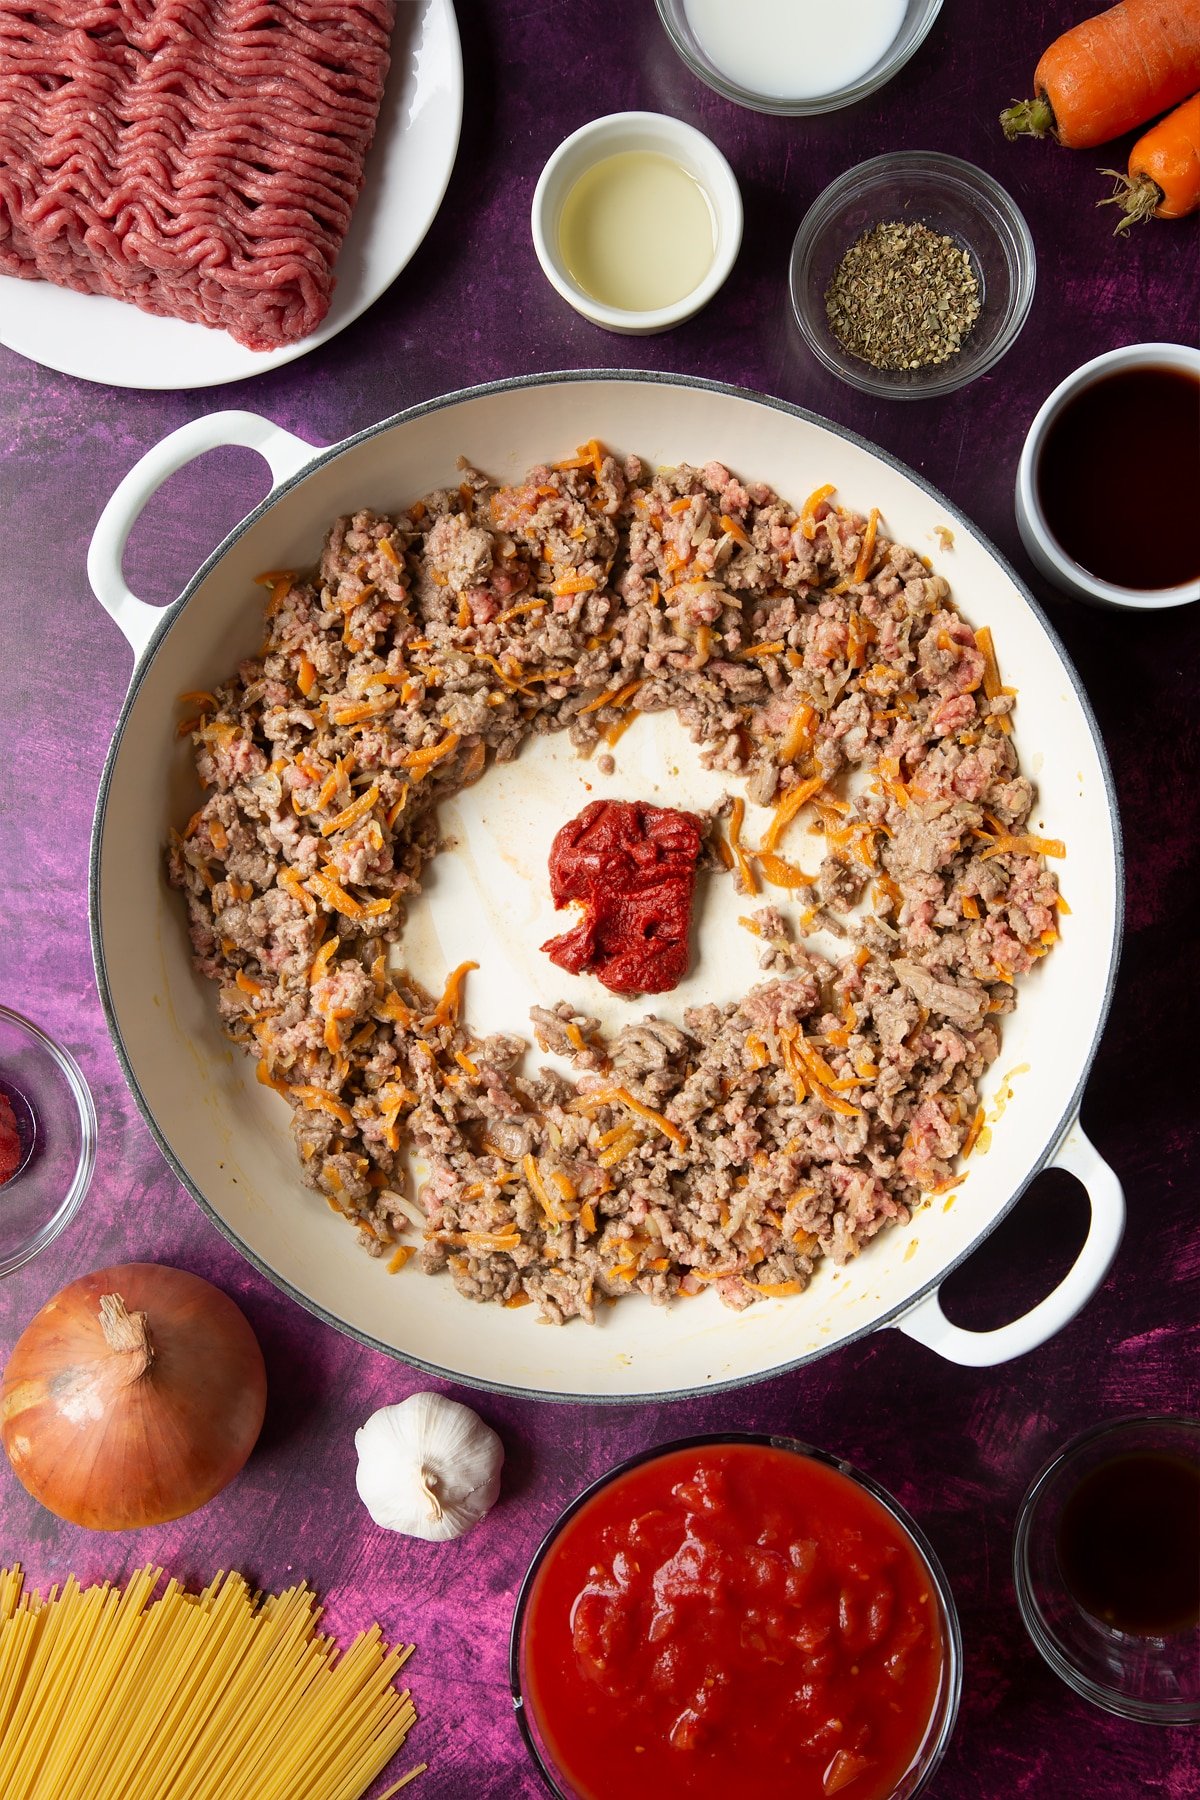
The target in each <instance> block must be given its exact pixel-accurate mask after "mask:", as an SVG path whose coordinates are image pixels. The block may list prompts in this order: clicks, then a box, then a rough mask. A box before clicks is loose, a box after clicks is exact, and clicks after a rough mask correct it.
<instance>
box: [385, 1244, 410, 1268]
mask: <svg viewBox="0 0 1200 1800" xmlns="http://www.w3.org/2000/svg"><path fill="white" fill-rule="evenodd" d="M413 1255H415V1251H414V1249H413V1246H412V1245H411V1244H400V1245H398V1246H397V1248H396V1249H395V1250H394V1251H393V1252H392V1255H391V1258H390V1260H389V1262H388V1274H389V1275H398V1274H399V1273H400V1271H401V1269H402V1268H403V1267H404V1265H405V1263H406V1262H407V1261H408V1259H409V1257H411V1256H413Z"/></svg>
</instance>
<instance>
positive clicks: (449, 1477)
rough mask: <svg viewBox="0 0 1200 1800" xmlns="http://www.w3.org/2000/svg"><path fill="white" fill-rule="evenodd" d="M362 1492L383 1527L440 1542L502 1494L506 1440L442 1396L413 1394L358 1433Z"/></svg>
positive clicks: (467, 1526)
mask: <svg viewBox="0 0 1200 1800" xmlns="http://www.w3.org/2000/svg"><path fill="white" fill-rule="evenodd" d="M354 1443H355V1447H356V1449H357V1450H358V1474H357V1476H356V1480H357V1483H358V1492H359V1496H360V1498H361V1500H362V1502H363V1505H364V1506H365V1507H366V1509H367V1511H368V1512H369V1513H370V1515H371V1517H372V1518H373V1519H374V1521H375V1523H376V1524H377V1525H382V1526H384V1528H385V1529H386V1530H388V1531H403V1532H405V1533H407V1535H408V1536H409V1537H417V1538H427V1539H428V1540H429V1541H430V1542H431V1543H441V1542H444V1541H445V1540H446V1539H448V1538H456V1537H461V1536H462V1534H463V1533H464V1531H470V1529H471V1527H472V1526H473V1525H478V1523H479V1521H480V1520H481V1519H482V1518H483V1517H484V1515H485V1514H486V1513H487V1512H489V1511H490V1510H491V1508H492V1506H494V1505H495V1501H496V1496H497V1494H498V1493H499V1492H500V1466H501V1464H502V1463H503V1461H504V1446H503V1444H502V1443H501V1442H500V1439H499V1438H498V1437H497V1436H496V1433H495V1432H494V1431H493V1430H492V1428H491V1426H490V1425H485V1424H484V1422H483V1420H482V1419H481V1418H479V1417H478V1416H477V1415H476V1414H475V1413H473V1412H472V1411H471V1409H470V1407H469V1406H461V1405H460V1404H459V1402H458V1401H457V1400H447V1399H446V1398H445V1396H444V1395H442V1394H410V1395H409V1397H408V1399H407V1400H402V1401H401V1402H400V1404H399V1405H398V1406H383V1407H381V1408H380V1409H379V1411H378V1412H376V1413H372V1414H371V1417H370V1418H369V1419H368V1420H367V1422H366V1424H365V1425H364V1426H363V1428H362V1430H361V1431H356V1432H355V1434H354Z"/></svg>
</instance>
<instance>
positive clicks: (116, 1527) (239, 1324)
mask: <svg viewBox="0 0 1200 1800" xmlns="http://www.w3.org/2000/svg"><path fill="white" fill-rule="evenodd" d="M113 1295H115V1296H119V1298H120V1300H121V1301H122V1302H123V1303H124V1308H125V1309H126V1310H127V1312H128V1314H130V1315H137V1314H139V1313H142V1314H144V1315H145V1324H146V1328H147V1332H148V1338H149V1354H148V1355H147V1351H146V1348H145V1347H144V1346H143V1347H142V1348H138V1347H137V1346H138V1345H139V1344H140V1343H142V1336H141V1327H140V1325H139V1324H138V1321H137V1319H136V1317H132V1318H131V1319H129V1320H127V1321H126V1322H125V1325H124V1326H122V1327H118V1331H120V1332H123V1334H124V1335H123V1337H121V1338H120V1340H119V1341H120V1342H124V1343H126V1344H127V1345H128V1347H127V1348H120V1347H118V1348H114V1346H113V1342H112V1341H111V1338H110V1337H109V1336H106V1334H105V1328H104V1326H103V1325H102V1322H101V1302H102V1300H104V1299H105V1297H106V1296H113ZM105 1310H106V1311H107V1312H108V1314H109V1318H110V1330H111V1323H112V1319H113V1317H114V1308H113V1307H112V1305H111V1303H109V1304H107V1305H106V1308H105ZM115 1311H116V1312H117V1313H119V1311H120V1309H119V1308H117V1309H115ZM266 1399H267V1376H266V1369H265V1368H264V1366H263V1359H262V1351H261V1350H260V1349H259V1347H258V1340H257V1338H256V1337H255V1335H254V1333H253V1331H252V1330H251V1329H250V1326H249V1324H248V1323H247V1321H246V1318H245V1316H244V1315H243V1313H242V1312H241V1310H240V1309H239V1308H238V1307H237V1306H236V1305H235V1304H234V1302H233V1301H232V1300H231V1299H230V1298H229V1296H228V1295H227V1294H223V1293H222V1292H221V1291H220V1289H219V1288H215V1287H213V1286H212V1285H211V1283H209V1282H207V1281H204V1280H203V1279H202V1278H201V1277H200V1276H199V1275H192V1274H189V1273H188V1271H187V1270H184V1269H172V1268H167V1267H166V1266H165V1265H163V1264H161V1263H122V1264H119V1265H117V1266H116V1267H114V1268H108V1269H99V1270H97V1272H96V1273H95V1274H94V1275H85V1276H84V1277H83V1278H82V1279H81V1280H79V1281H73V1282H71V1283H70V1285H69V1286H68V1287H65V1288H63V1289H62V1291H61V1292H60V1293H58V1294H55V1296H54V1298H53V1299H52V1300H49V1301H47V1303H46V1305H45V1306H43V1308H42V1310H41V1311H40V1312H39V1313H37V1314H36V1315H35V1317H34V1318H33V1319H32V1320H31V1321H30V1323H29V1324H28V1325H27V1326H26V1328H25V1330H24V1331H23V1332H22V1334H21V1336H20V1338H18V1340H17V1343H16V1346H15V1348H14V1349H13V1353H12V1355H11V1357H10V1358H9V1361H8V1366H7V1368H6V1369H5V1371H4V1378H3V1383H2V1384H0V1440H2V1441H3V1444H4V1448H5V1450H6V1452H7V1453H8V1459H9V1461H10V1462H11V1463H12V1466H13V1469H14V1470H15V1471H16V1474H17V1476H18V1478H19V1479H20V1481H21V1482H22V1483H23V1484H24V1486H25V1487H26V1488H27V1489H28V1490H29V1492H30V1493H31V1494H32V1495H33V1497H34V1499H35V1500H40V1501H41V1503H42V1505H43V1506H45V1507H47V1508H48V1509H49V1510H50V1511H51V1512H52V1513H56V1514H57V1515H58V1517H59V1518H61V1519H67V1520H69V1521H70V1523H71V1524H73V1525H83V1526H86V1527H87V1528H88V1529H89V1530H91V1531H128V1530H136V1529H137V1528H138V1527H141V1526H145V1525H161V1524H164V1523H166V1521H167V1520H169V1519H178V1518H182V1517H183V1515H184V1514H185V1513H190V1512H194V1511H195V1510H196V1508H197V1507H200V1506H203V1505H205V1503H206V1502H207V1501H209V1500H211V1499H212V1498H213V1496H214V1495H215V1494H218V1493H220V1491H221V1489H222V1488H223V1487H225V1486H226V1485H227V1483H228V1482H230V1481H232V1479H233V1477H234V1476H235V1475H236V1474H237V1473H238V1471H239V1470H240V1469H241V1468H242V1466H243V1464H244V1463H245V1461H246V1458H247V1457H248V1456H249V1454H250V1452H251V1450H252V1449H253V1448H254V1444H255V1441H256V1439H257V1438H258V1434H259V1432H260V1430H261V1429H262V1422H263V1415H264V1412H265V1410H266Z"/></svg>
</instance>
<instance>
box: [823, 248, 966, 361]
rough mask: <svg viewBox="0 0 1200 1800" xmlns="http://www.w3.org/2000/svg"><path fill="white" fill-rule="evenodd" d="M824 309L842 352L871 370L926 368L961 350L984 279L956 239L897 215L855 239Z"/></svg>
mask: <svg viewBox="0 0 1200 1800" xmlns="http://www.w3.org/2000/svg"><path fill="white" fill-rule="evenodd" d="M825 313H826V316H827V318H828V320H829V328H830V330H831V331H832V332H833V335H834V337H835V338H836V339H837V340H838V343H839V344H841V346H842V348H843V350H847V351H849V353H850V355H851V356H857V357H858V358H860V360H861V361H863V362H866V363H870V365H871V367H872V368H874V369H925V368H929V367H930V366H931V365H933V364H935V363H943V362H947V361H948V360H949V358H950V357H952V356H953V355H954V354H955V352H956V351H958V350H960V349H961V348H962V345H963V341H964V339H965V338H966V337H967V335H968V333H969V332H970V331H971V328H972V326H973V325H974V324H975V321H976V320H977V319H978V317H979V283H978V281H977V280H976V279H975V271H974V269H973V268H972V267H971V258H970V254H969V253H968V252H967V251H966V250H964V249H963V248H962V247H961V245H959V244H956V243H955V241H954V239H953V238H950V237H942V236H940V235H939V234H938V233H937V232H936V231H931V230H930V229H929V227H928V225H920V224H906V223H904V222H902V221H901V220H895V221H890V222H886V223H884V224H880V225H876V226H874V227H873V228H872V229H871V230H870V231H867V232H864V233H863V235H862V237H860V238H857V239H856V240H855V242H854V243H853V244H851V246H850V248H849V249H848V250H847V252H846V254H845V256H843V258H842V260H841V262H840V263H839V264H838V266H837V269H836V270H835V271H834V276H833V280H832V281H831V282H830V283H829V286H828V288H827V289H826V291H825Z"/></svg>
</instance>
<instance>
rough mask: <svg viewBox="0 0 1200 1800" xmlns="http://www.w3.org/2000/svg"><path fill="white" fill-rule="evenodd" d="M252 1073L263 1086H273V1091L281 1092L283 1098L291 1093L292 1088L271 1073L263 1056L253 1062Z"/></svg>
mask: <svg viewBox="0 0 1200 1800" xmlns="http://www.w3.org/2000/svg"><path fill="white" fill-rule="evenodd" d="M254 1073H255V1075H256V1076H257V1077H258V1079H259V1081H261V1082H262V1085H263V1086H264V1087H269V1088H274V1089H275V1092H276V1093H277V1094H282V1095H283V1096H284V1098H285V1099H286V1098H287V1096H288V1095H289V1094H290V1093H291V1091H292V1090H291V1088H290V1087H289V1086H288V1084H287V1082H286V1081H282V1080H281V1079H280V1077H279V1076H278V1075H275V1074H273V1073H272V1071H271V1065H270V1063H269V1062H268V1061H267V1059H266V1057H265V1056H262V1057H260V1058H259V1060H258V1062H257V1063H256V1064H255V1066H254Z"/></svg>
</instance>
